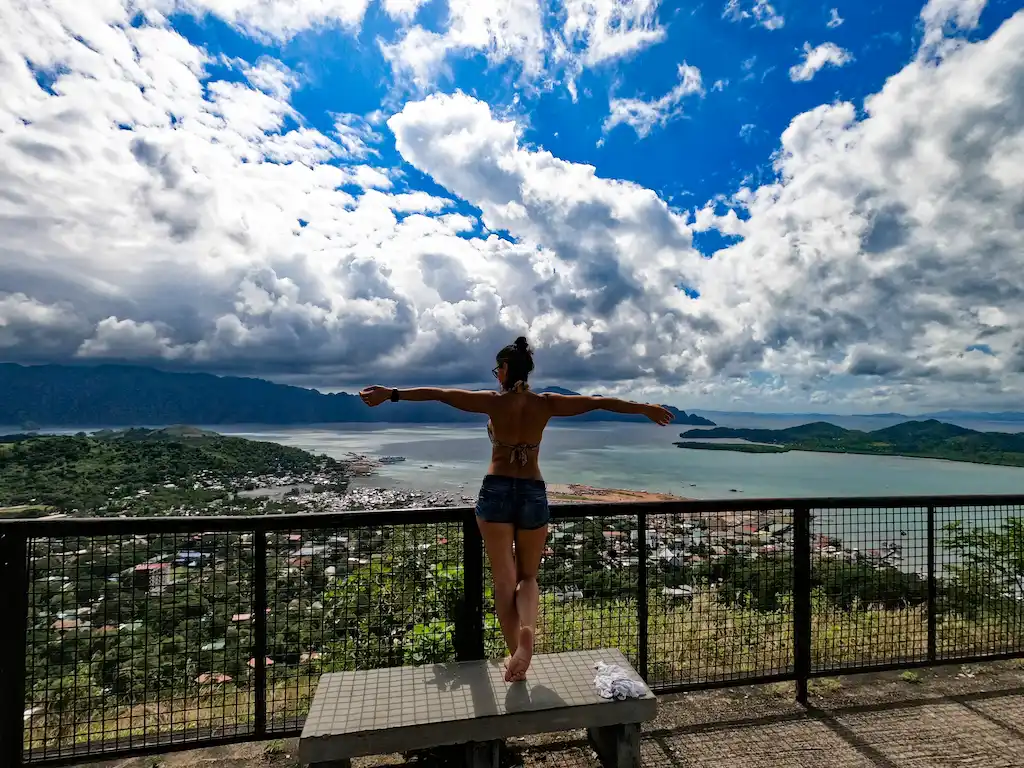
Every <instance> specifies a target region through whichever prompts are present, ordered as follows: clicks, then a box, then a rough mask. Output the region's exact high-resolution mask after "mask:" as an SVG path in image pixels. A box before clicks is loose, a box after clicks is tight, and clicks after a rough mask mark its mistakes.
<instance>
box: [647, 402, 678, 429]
mask: <svg viewBox="0 0 1024 768" xmlns="http://www.w3.org/2000/svg"><path fill="white" fill-rule="evenodd" d="M644 416H646V417H647V418H648V419H650V420H651V421H653V422H654V423H655V424H657V425H658V426H659V427H664V426H667V425H669V424H671V423H672V421H673V420H674V419H675V416H673V415H672V411H670V410H668V409H667V408H663V407H662V406H660V405H647V406H644Z"/></svg>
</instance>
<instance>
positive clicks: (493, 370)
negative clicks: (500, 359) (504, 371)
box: [491, 365, 501, 378]
mask: <svg viewBox="0 0 1024 768" xmlns="http://www.w3.org/2000/svg"><path fill="white" fill-rule="evenodd" d="M500 370H501V366H500V365H499V366H495V367H494V368H491V373H493V374H494V378H498V371H500Z"/></svg>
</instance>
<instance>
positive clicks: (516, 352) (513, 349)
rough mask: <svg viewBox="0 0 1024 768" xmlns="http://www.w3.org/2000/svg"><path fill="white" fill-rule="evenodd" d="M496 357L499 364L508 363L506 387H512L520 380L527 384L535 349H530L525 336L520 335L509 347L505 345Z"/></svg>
mask: <svg viewBox="0 0 1024 768" xmlns="http://www.w3.org/2000/svg"><path fill="white" fill-rule="evenodd" d="M496 359H497V361H498V365H501V364H502V363H505V364H506V365H508V375H507V376H506V377H505V384H504V389H512V388H513V387H514V386H515V385H516V384H517V383H518V382H520V381H521V382H523V383H524V384H525V383H526V382H527V380H529V378H530V372H531V371H532V370H533V350H532V349H530V345H529V344H528V343H527V341H526V337H525V336H520V337H519V338H518V339H516V340H515V341H514V342H512V343H511V344H509V345H508V346H507V347H503V348H502V349H501V351H500V352H498V356H497V358H496Z"/></svg>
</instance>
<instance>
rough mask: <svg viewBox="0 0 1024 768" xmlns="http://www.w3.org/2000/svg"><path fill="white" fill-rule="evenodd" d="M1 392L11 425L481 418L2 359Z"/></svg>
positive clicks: (0, 411) (200, 376)
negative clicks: (30, 364) (13, 362)
mask: <svg viewBox="0 0 1024 768" xmlns="http://www.w3.org/2000/svg"><path fill="white" fill-rule="evenodd" d="M552 391H559V392H563V393H564V392H568V390H562V389H557V388H552ZM0 392H3V397H2V398H0V424H7V425H21V424H27V423H35V424H41V425H45V426H101V425H111V426H130V425H140V426H147V425H149V426H155V425H163V424H328V423H341V422H393V423H419V424H424V423H435V424H436V423H442V424H443V423H460V422H470V423H472V422H479V421H480V420H481V417H480V416H479V415H478V414H472V413H463V412H461V411H457V410H455V409H454V408H449V407H447V406H444V405H441V404H439V403H387V404H385V406H383V407H380V408H367V407H366V406H365V405H363V403H362V402H361V401H360V399H359V397H358V396H357V395H350V394H345V393H341V394H330V395H325V394H322V393H320V392H317V391H316V390H312V389H303V388H301V387H291V386H285V385H282V384H274V383H272V382H269V381H264V380H263V379H248V378H237V377H230V376H224V377H220V376H212V375H210V374H205V373H168V372H165V371H158V370H156V369H153V368H143V367H136V366H121V365H102V366H97V367H75V366H60V365H40V366H21V365H14V364H10V363H6V364H0ZM669 410H671V411H672V412H673V413H674V414H675V416H676V423H677V424H684V425H712V424H713V423H714V422H711V421H708V420H707V419H702V418H701V417H699V416H694V415H691V414H687V413H686V412H685V411H679V410H677V409H675V408H669ZM578 420H581V421H627V422H642V421H644V418H643V417H642V416H625V415H621V414H616V413H609V412H607V411H596V412H594V413H590V414H586V415H584V416H580V417H578Z"/></svg>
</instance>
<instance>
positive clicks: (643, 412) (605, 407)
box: [542, 393, 675, 427]
mask: <svg viewBox="0 0 1024 768" xmlns="http://www.w3.org/2000/svg"><path fill="white" fill-rule="evenodd" d="M542 397H543V398H544V399H545V400H546V401H547V403H548V407H549V408H550V409H551V415H552V416H581V415H582V414H584V413H590V412H591V411H611V412H612V413H627V414H633V415H637V416H646V417H647V418H648V419H650V420H651V421H653V422H654V423H655V424H658V425H659V426H662V427H664V426H665V425H666V424H669V423H670V422H671V421H672V420H673V419H674V418H675V416H673V415H672V412H671V411H669V410H668V409H667V408H664V407H662V406H660V405H650V404H649V403H634V402H632V401H630V400H620V399H619V398H617V397H591V396H589V395H557V394H554V393H548V394H545V395H542Z"/></svg>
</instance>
